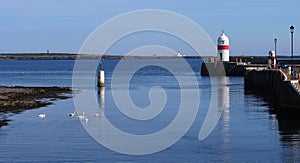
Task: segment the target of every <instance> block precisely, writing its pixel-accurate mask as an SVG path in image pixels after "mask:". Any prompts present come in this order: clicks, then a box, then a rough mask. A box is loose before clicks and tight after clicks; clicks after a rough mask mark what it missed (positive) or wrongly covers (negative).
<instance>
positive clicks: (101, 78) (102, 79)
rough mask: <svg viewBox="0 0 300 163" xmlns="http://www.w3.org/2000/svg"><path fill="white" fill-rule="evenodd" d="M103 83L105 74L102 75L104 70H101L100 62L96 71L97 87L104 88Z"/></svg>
mask: <svg viewBox="0 0 300 163" xmlns="http://www.w3.org/2000/svg"><path fill="white" fill-rule="evenodd" d="M104 81H105V74H104V70H102V61H100V69H99V71H98V86H99V87H105V84H104Z"/></svg>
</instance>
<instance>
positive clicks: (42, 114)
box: [38, 113, 46, 118]
mask: <svg viewBox="0 0 300 163" xmlns="http://www.w3.org/2000/svg"><path fill="white" fill-rule="evenodd" d="M38 116H39V117H40V118H46V113H41V114H39V115H38Z"/></svg>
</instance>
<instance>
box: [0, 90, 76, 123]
mask: <svg viewBox="0 0 300 163" xmlns="http://www.w3.org/2000/svg"><path fill="white" fill-rule="evenodd" d="M71 93H72V90H71V89H70V88H68V87H17V86H16V87H5V86H0V127H1V126H3V125H7V123H8V121H9V119H7V118H6V115H7V114H9V113H14V114H16V113H20V112H22V111H24V110H29V109H35V108H39V107H44V106H47V105H51V104H52V103H53V101H55V100H57V99H66V98H70V97H72V96H71Z"/></svg>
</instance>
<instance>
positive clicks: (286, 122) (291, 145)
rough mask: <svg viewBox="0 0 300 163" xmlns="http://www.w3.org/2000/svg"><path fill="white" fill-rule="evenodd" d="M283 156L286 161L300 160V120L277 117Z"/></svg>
mask: <svg viewBox="0 0 300 163" xmlns="http://www.w3.org/2000/svg"><path fill="white" fill-rule="evenodd" d="M277 119H278V127H279V134H280V141H281V146H282V154H283V157H284V158H285V160H287V161H295V160H299V159H300V119H299V118H297V117H289V116H286V115H285V116H281V115H277Z"/></svg>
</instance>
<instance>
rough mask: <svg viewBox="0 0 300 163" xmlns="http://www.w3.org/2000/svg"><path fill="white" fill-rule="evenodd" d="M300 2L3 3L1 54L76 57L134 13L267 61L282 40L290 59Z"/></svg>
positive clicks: (299, 46)
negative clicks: (166, 17) (174, 22)
mask: <svg viewBox="0 0 300 163" xmlns="http://www.w3.org/2000/svg"><path fill="white" fill-rule="evenodd" d="M299 8H300V1H299V0H251V1H242V0H205V1H201V0H191V1H174V0H151V1H150V0H149V1H146V0H1V1H0V21H1V22H0V53H6V52H46V50H47V49H50V51H51V52H74V53H76V52H78V51H79V48H80V46H81V44H82V43H83V42H84V40H85V39H86V37H87V36H88V35H89V34H90V32H92V31H93V30H94V29H95V28H96V27H98V26H99V25H100V24H102V23H104V22H105V21H106V20H108V19H110V18H112V17H114V16H117V15H119V14H122V13H124V12H129V11H133V10H140V9H163V10H169V11H173V12H177V13H179V14H182V15H184V16H186V17H188V18H190V19H192V20H193V21H195V22H196V23H197V24H199V25H200V26H201V27H202V28H203V29H204V30H205V31H206V32H207V33H208V35H209V36H210V37H211V38H212V40H213V41H215V42H216V39H217V37H218V36H219V35H220V33H221V30H222V29H224V30H225V33H226V34H227V35H228V36H229V37H230V41H231V54H232V55H265V54H267V51H268V50H270V49H273V47H274V42H273V39H274V37H277V38H278V54H290V32H289V27H290V26H291V25H294V26H295V35H294V36H295V41H294V43H295V53H297V54H299V53H300V9H299Z"/></svg>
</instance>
